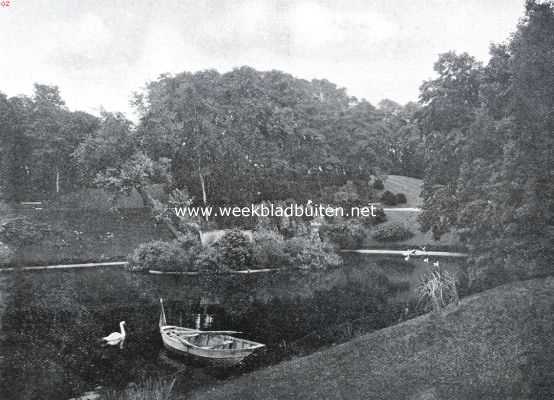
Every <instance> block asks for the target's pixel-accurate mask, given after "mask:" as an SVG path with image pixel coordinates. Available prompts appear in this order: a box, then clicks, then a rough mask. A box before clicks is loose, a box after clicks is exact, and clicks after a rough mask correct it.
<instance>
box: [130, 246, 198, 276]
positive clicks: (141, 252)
mask: <svg viewBox="0 0 554 400" xmlns="http://www.w3.org/2000/svg"><path fill="white" fill-rule="evenodd" d="M199 252H200V247H199V245H198V244H190V245H189V247H185V246H183V242H181V241H179V240H173V241H171V242H164V241H161V240H156V241H152V242H148V243H143V244H141V245H140V246H139V247H138V248H137V249H135V251H134V252H133V254H131V256H130V257H129V268H130V269H131V270H132V271H146V270H149V269H153V270H159V271H191V270H194V268H195V259H196V257H197V255H198V254H199Z"/></svg>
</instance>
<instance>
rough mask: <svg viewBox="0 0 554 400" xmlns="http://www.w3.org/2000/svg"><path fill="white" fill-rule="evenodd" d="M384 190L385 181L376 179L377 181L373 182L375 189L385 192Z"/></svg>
mask: <svg viewBox="0 0 554 400" xmlns="http://www.w3.org/2000/svg"><path fill="white" fill-rule="evenodd" d="M384 188H385V185H384V184H383V181H382V180H381V179H375V181H373V189H375V190H383V189H384Z"/></svg>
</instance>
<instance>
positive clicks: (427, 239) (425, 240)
mask: <svg viewBox="0 0 554 400" xmlns="http://www.w3.org/2000/svg"><path fill="white" fill-rule="evenodd" d="M422 185H423V181H422V180H421V179H416V178H409V177H407V176H399V175H388V176H387V179H386V180H385V189H384V190H390V191H391V192H393V193H404V194H405V195H406V199H407V203H406V204H399V205H397V206H392V207H391V206H386V208H389V209H390V208H392V209H394V208H405V207H409V208H419V207H421V206H422V204H423V199H422V198H421V197H420V192H421V188H422ZM384 190H383V191H384ZM418 215H419V213H418V212H416V211H393V210H389V211H387V222H385V224H384V225H387V224H399V225H404V226H406V227H407V228H409V229H410V230H411V231H412V233H414V236H413V237H411V238H410V239H408V240H403V241H399V242H379V241H377V240H374V239H373V238H371V237H368V238H367V239H366V240H365V243H364V245H363V246H364V247H367V248H387V249H392V248H401V249H406V248H412V247H421V246H428V247H429V248H431V247H433V248H447V249H455V248H456V247H457V246H458V245H459V242H458V240H457V238H456V236H455V235H453V234H451V233H447V234H445V235H443V236H442V237H441V239H440V240H435V239H433V234H432V232H427V233H423V232H421V231H420V225H419V222H418V220H417V217H418Z"/></svg>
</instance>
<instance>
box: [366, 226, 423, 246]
mask: <svg viewBox="0 0 554 400" xmlns="http://www.w3.org/2000/svg"><path fill="white" fill-rule="evenodd" d="M413 235H414V234H413V232H412V231H410V230H409V229H408V228H406V227H405V226H404V225H400V224H387V225H380V226H379V227H377V229H376V230H375V232H374V233H373V238H374V239H375V240H378V241H380V242H389V241H390V242H396V241H402V240H407V239H409V238H411V237H412V236H413Z"/></svg>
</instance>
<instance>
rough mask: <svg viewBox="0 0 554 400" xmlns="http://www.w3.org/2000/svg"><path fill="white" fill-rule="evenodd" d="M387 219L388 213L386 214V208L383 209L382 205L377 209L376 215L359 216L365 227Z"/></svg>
mask: <svg viewBox="0 0 554 400" xmlns="http://www.w3.org/2000/svg"><path fill="white" fill-rule="evenodd" d="M386 220H387V215H386V214H385V210H383V209H382V208H381V207H379V208H376V209H375V217H373V216H369V217H360V218H359V221H360V223H361V224H362V225H363V226H365V227H371V226H375V225H379V224H382V223H383V222H385V221H386Z"/></svg>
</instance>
